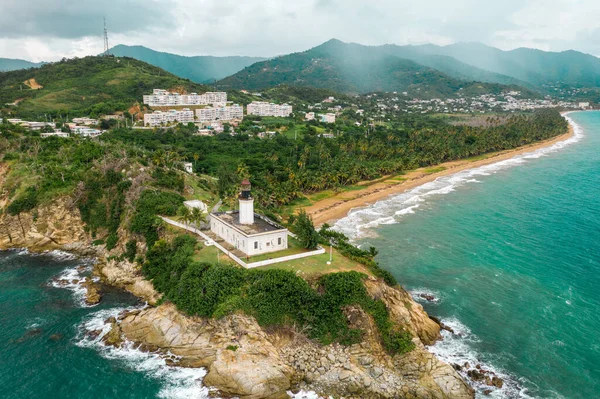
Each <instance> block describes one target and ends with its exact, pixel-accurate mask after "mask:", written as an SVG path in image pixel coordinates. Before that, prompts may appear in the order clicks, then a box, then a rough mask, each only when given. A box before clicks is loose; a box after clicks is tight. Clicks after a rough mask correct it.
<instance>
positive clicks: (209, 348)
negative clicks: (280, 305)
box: [112, 279, 473, 399]
mask: <svg viewBox="0 0 600 399" xmlns="http://www.w3.org/2000/svg"><path fill="white" fill-rule="evenodd" d="M366 285H367V287H368V290H369V293H370V294H371V295H381V296H380V298H381V299H382V300H384V301H385V303H386V305H387V306H388V307H389V309H390V313H391V315H392V317H393V319H394V321H396V322H397V323H400V324H401V325H403V326H405V327H406V328H407V329H408V330H409V331H411V333H413V335H414V339H413V341H414V343H415V344H416V348H415V349H414V350H413V351H411V352H410V353H408V354H404V355H396V356H394V357H392V356H390V355H388V354H387V353H386V351H385V350H384V349H383V347H382V346H381V344H380V340H379V337H378V332H377V328H376V326H375V324H374V321H373V320H372V318H371V317H370V316H369V315H368V314H367V313H365V312H363V311H362V309H360V308H359V307H348V308H347V309H345V313H346V316H347V318H348V321H349V323H350V324H351V326H352V327H353V328H360V329H362V330H364V331H366V334H365V337H364V340H363V342H362V343H360V344H356V345H352V346H347V347H344V346H340V345H328V346H322V345H319V344H318V343H316V342H314V341H311V340H309V339H307V338H306V337H305V335H304V334H302V332H301V331H297V330H296V329H293V328H280V329H276V330H272V331H271V330H269V331H265V330H264V329H262V328H261V327H260V326H259V325H258V324H257V323H256V320H255V319H254V318H253V317H249V316H246V315H243V314H234V315H230V316H227V317H224V318H223V319H220V320H213V319H202V318H198V317H187V316H184V315H182V314H181V313H180V312H178V311H177V310H176V309H175V307H174V306H173V305H171V304H163V305H160V306H158V307H152V308H147V309H144V310H137V311H133V312H130V313H128V314H125V315H122V316H121V317H120V321H119V322H118V323H116V324H114V325H113V332H112V334H113V335H114V334H115V332H114V330H116V331H117V332H118V335H120V336H121V337H122V338H123V339H127V340H130V341H133V342H135V343H136V344H138V345H140V347H141V348H142V349H145V350H152V351H159V352H161V353H165V354H167V353H170V354H174V355H176V356H177V357H178V364H179V365H181V366H186V367H206V369H207V370H208V374H207V376H206V378H205V383H206V384H208V385H211V386H215V387H217V388H218V389H219V390H220V391H221V392H223V393H225V394H227V395H234V396H239V397H241V398H245V399H251V398H285V397H288V395H287V393H286V392H287V391H289V390H294V389H303V390H311V391H316V392H317V393H319V394H321V395H324V396H333V397H346V398H440V399H441V398H456V399H463V398H465V399H467V398H472V397H473V391H472V389H471V388H470V387H469V386H468V385H467V384H466V383H465V382H464V380H463V379H462V378H461V377H460V376H459V375H458V373H457V372H456V371H455V370H454V368H453V367H451V366H450V365H448V364H446V363H443V362H441V361H440V360H438V359H437V358H436V357H435V356H433V355H432V354H431V353H429V352H428V351H427V350H426V348H425V347H424V343H431V342H432V341H433V340H435V339H436V338H437V337H438V336H439V329H440V327H439V325H438V324H437V323H435V322H434V321H432V320H431V319H429V317H428V316H427V314H426V313H425V312H424V311H423V308H422V307H421V305H419V304H417V303H416V302H414V301H413V300H412V298H411V297H410V296H409V295H408V294H407V293H406V292H405V291H404V290H402V289H401V288H391V287H388V286H386V285H385V284H384V283H383V282H381V281H379V280H376V279H369V280H368V281H367V283H366Z"/></svg>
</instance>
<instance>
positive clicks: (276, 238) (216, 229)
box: [210, 180, 289, 256]
mask: <svg viewBox="0 0 600 399" xmlns="http://www.w3.org/2000/svg"><path fill="white" fill-rule="evenodd" d="M210 229H211V231H212V232H213V233H214V234H216V235H217V236H219V237H220V238H222V239H223V240H224V241H225V242H227V243H228V244H230V245H232V246H233V247H235V248H236V249H237V250H239V251H241V252H243V253H244V254H246V255H247V256H254V255H260V254H266V253H271V252H277V251H282V250H284V249H287V247H288V233H289V232H288V230H287V229H286V228H284V227H281V226H279V225H277V224H276V223H274V222H272V221H270V220H268V219H266V218H264V217H262V216H260V215H257V214H255V213H254V199H253V198H252V195H251V194H250V182H249V181H248V180H244V181H242V191H241V194H240V197H239V211H238V212H215V213H211V215H210Z"/></svg>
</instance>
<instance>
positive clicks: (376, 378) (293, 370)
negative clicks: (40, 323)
mask: <svg viewBox="0 0 600 399" xmlns="http://www.w3.org/2000/svg"><path fill="white" fill-rule="evenodd" d="M0 205H1V204H0ZM120 242H126V237H121V240H120ZM9 248H28V249H30V250H31V251H38V252H41V251H48V250H56V249H58V250H62V251H68V252H71V253H74V254H77V255H80V256H86V257H94V258H95V259H97V260H98V262H96V263H95V265H94V274H95V276H96V277H98V278H99V279H100V280H101V282H102V283H104V284H108V285H111V286H115V287H118V288H122V289H124V290H127V291H129V292H131V293H132V294H134V295H135V296H137V297H139V298H141V299H143V300H145V301H146V302H147V303H149V304H150V305H155V304H156V303H157V301H158V300H159V298H160V296H159V295H158V294H157V293H156V291H155V290H154V289H153V287H152V284H151V283H150V282H148V281H146V280H144V279H143V277H142V275H141V273H140V271H139V266H137V265H136V264H133V263H130V262H127V261H124V260H117V259H116V258H115V257H114V256H113V257H111V256H110V255H111V252H109V251H106V250H105V249H104V247H103V246H92V240H91V237H88V236H87V234H86V232H85V229H84V225H83V222H82V221H81V218H80V217H79V214H78V210H77V209H76V208H73V207H69V206H68V200H59V201H56V202H55V203H53V204H51V205H47V206H44V207H41V208H40V209H38V211H37V217H36V218H34V217H33V216H31V215H21V217H20V218H19V220H17V219H16V218H14V217H10V216H8V215H0V249H9ZM141 249H143V248H141ZM122 250H123V248H120V247H117V248H116V249H115V250H113V251H112V255H115V254H117V253H120V252H119V251H122ZM57 283H58V284H59V285H60V283H61V282H60V280H59V281H58V282H57ZM77 283H79V284H82V285H84V286H85V288H86V289H87V300H86V302H87V303H88V304H89V305H92V304H94V303H97V301H99V300H100V298H101V289H99V287H98V286H97V284H96V282H95V281H94V279H92V278H86V279H84V280H82V281H78V282H77ZM365 286H366V288H367V290H368V292H369V294H370V295H371V296H372V297H373V298H377V299H381V300H382V301H383V302H384V303H385V304H386V307H387V308H388V310H389V312H390V317H391V319H392V320H393V321H394V322H395V323H397V324H398V325H400V326H402V327H404V328H406V329H407V330H408V331H409V332H410V333H411V334H412V335H413V342H414V343H415V346H416V347H415V349H414V350H413V351H411V352H410V353H407V354H404V355H396V356H393V357H392V356H390V355H389V354H387V352H386V351H385V350H384V349H383V347H382V346H381V344H380V340H379V337H378V332H377V331H378V330H377V328H376V327H375V325H374V321H373V320H372V318H371V316H369V315H368V314H366V313H365V312H363V311H362V309H361V308H360V307H347V308H346V309H345V313H346V316H347V318H348V321H349V323H350V324H351V326H352V327H353V328H360V329H362V330H364V331H365V336H364V340H363V342H362V343H360V344H356V345H351V346H347V347H344V346H340V345H328V346H322V345H320V344H318V343H316V342H314V341H311V340H309V339H308V338H306V336H305V335H304V334H303V332H302V331H301V330H299V329H300V327H298V328H291V327H290V328H279V329H273V330H271V329H269V330H265V329H263V328H261V327H260V326H259V325H258V324H257V322H256V320H255V319H254V318H253V317H250V316H247V315H244V314H233V315H230V316H227V317H224V318H223V319H219V320H213V319H202V318H198V317H189V316H186V315H184V314H182V313H181V312H179V311H177V309H175V307H174V306H173V305H172V304H169V303H164V304H161V305H159V306H148V307H146V308H144V309H138V310H134V311H130V312H126V313H124V314H121V315H119V317H116V318H112V319H109V320H107V323H108V324H110V326H111V328H110V331H109V332H107V333H105V334H104V335H103V336H102V342H104V344H106V345H112V346H117V347H118V346H120V345H123V343H124V342H132V343H134V344H135V345H136V346H137V347H138V348H139V349H140V350H144V351H150V352H156V353H160V354H162V355H164V356H165V358H166V359H167V360H168V362H169V364H172V365H173V366H180V367H203V368H205V369H206V370H207V375H206V377H205V378H204V381H203V382H204V384H205V385H207V386H211V387H215V388H216V389H217V390H218V394H219V395H221V396H222V397H227V396H238V397H240V398H245V399H258V398H270V399H278V398H287V397H289V394H288V392H290V391H292V392H295V391H298V390H303V391H314V392H316V393H317V394H319V395H322V396H333V397H345V398H455V399H463V398H465V399H466V398H473V397H474V391H473V389H472V388H471V387H470V386H469V384H468V383H467V382H466V381H465V380H464V379H463V377H461V375H460V374H459V373H458V372H457V370H456V369H455V367H453V366H451V365H449V364H447V363H444V362H442V361H440V360H439V359H437V358H436V357H435V356H434V355H433V354H431V353H430V352H428V351H427V349H426V347H425V345H431V344H433V343H434V342H435V341H436V340H438V339H440V338H441V336H440V324H439V323H437V322H435V321H434V320H432V319H431V318H430V317H429V316H428V315H427V313H425V311H424V310H423V307H422V306H421V305H420V304H418V303H417V302H415V301H414V300H413V298H412V297H411V296H410V294H408V293H407V292H406V291H405V290H403V289H402V288H400V287H397V288H392V287H389V286H387V285H386V284H385V283H383V282H382V281H380V280H377V279H374V278H370V279H368V280H366V281H365ZM88 334H91V335H92V336H93V335H94V334H96V335H100V332H98V331H90V332H88ZM476 377H477V378H479V376H476ZM486 377H487V375H486V376H484V377H483V381H485V380H486ZM489 378H490V381H491V380H492V376H490V377H489Z"/></svg>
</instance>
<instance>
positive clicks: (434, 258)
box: [336, 112, 600, 399]
mask: <svg viewBox="0 0 600 399" xmlns="http://www.w3.org/2000/svg"><path fill="white" fill-rule="evenodd" d="M569 118H571V119H572V120H573V121H574V122H575V123H577V125H578V128H577V129H576V136H575V137H574V138H573V139H570V140H569V141H568V142H567V143H561V144H558V145H556V146H554V147H553V148H549V149H544V150H540V151H537V152H534V153H530V154H527V155H524V156H519V157H517V158H515V159H511V160H509V161H504V162H501V163H498V164H495V165H490V166H486V167H483V168H479V169H475V170H470V171H465V172H461V173H459V174H456V175H454V176H450V177H444V178H440V179H438V180H437V181H436V182H433V183H430V184H428V185H426V186H423V187H420V188H418V189H416V190H413V191H411V192H408V193H404V194H402V195H399V196H396V197H393V198H390V199H387V200H385V201H381V202H379V203H377V204H375V205H373V206H371V207H369V208H365V209H359V210H355V211H353V212H352V213H351V214H350V215H349V216H348V217H347V218H345V219H342V220H341V221H339V222H338V223H337V224H336V227H337V228H338V229H340V230H343V231H345V232H346V233H347V234H350V235H352V236H353V237H355V239H356V240H357V242H359V243H361V244H364V245H368V244H372V245H375V246H376V247H377V248H378V249H379V251H380V254H379V257H378V260H379V262H380V263H381V264H382V266H384V267H385V268H386V269H388V270H390V271H391V272H393V274H394V275H395V276H396V277H397V278H398V280H399V281H400V282H401V283H402V284H403V285H404V286H405V287H406V288H408V289H409V290H410V291H411V292H412V293H413V296H414V297H416V298H418V299H419V300H420V301H421V302H422V303H423V305H424V307H425V308H426V310H427V311H428V312H429V313H430V314H432V315H436V316H439V317H441V318H442V320H443V321H444V322H446V323H447V324H448V325H450V326H451V327H452V328H453V329H454V330H455V332H456V333H458V334H457V335H452V334H450V333H448V332H444V337H445V338H444V340H443V341H441V342H440V343H438V344H436V345H435V346H434V347H433V348H432V351H434V352H435V353H437V354H439V355H440V356H441V357H442V358H444V359H446V360H448V361H449V362H452V363H457V364H464V362H469V364H470V366H471V367H474V366H475V365H476V364H481V365H482V366H483V367H484V368H487V369H489V370H493V371H495V372H496V373H498V374H500V375H502V376H503V377H504V378H505V380H506V384H505V387H504V388H503V389H502V390H496V391H494V392H492V393H491V395H490V396H489V397H497V398H501V397H508V398H516V397H535V398H573V399H575V398H600V315H599V311H600V112H586V113H572V114H570V115H569ZM423 293H429V294H432V295H434V296H435V298H436V300H435V301H434V302H428V301H427V300H423V299H421V298H420V297H419V294H423ZM482 389H483V388H482ZM482 389H480V391H479V392H480V393H479V396H481V397H484V396H483V394H482Z"/></svg>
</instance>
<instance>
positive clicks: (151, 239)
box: [131, 190, 184, 248]
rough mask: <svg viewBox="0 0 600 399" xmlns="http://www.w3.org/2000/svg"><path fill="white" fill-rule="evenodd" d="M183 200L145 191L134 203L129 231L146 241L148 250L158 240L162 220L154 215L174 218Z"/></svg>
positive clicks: (177, 196)
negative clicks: (139, 235)
mask: <svg viewBox="0 0 600 399" xmlns="http://www.w3.org/2000/svg"><path fill="white" fill-rule="evenodd" d="M183 201H184V198H183V197H182V196H181V195H179V194H176V193H169V192H164V191H154V190H145V191H143V192H142V194H141V195H140V198H139V199H138V201H137V202H136V207H135V214H134V216H133V219H132V221H131V231H132V232H134V233H139V234H141V235H143V236H144V238H145V239H146V245H147V246H148V248H150V247H152V245H154V243H155V242H156V240H158V228H159V227H160V226H161V225H162V220H160V218H158V217H157V216H156V215H166V216H174V215H176V214H177V210H178V209H179V207H180V206H181V204H182V203H183Z"/></svg>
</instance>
